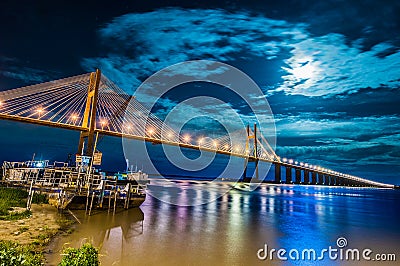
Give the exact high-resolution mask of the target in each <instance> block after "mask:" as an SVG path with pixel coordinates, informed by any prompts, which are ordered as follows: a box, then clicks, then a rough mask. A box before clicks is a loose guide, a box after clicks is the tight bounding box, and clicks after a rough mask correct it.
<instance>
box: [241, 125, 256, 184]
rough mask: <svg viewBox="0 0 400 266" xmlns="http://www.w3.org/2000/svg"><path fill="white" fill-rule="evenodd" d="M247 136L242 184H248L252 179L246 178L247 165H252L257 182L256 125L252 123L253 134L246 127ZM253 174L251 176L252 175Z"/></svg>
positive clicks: (250, 177)
mask: <svg viewBox="0 0 400 266" xmlns="http://www.w3.org/2000/svg"><path fill="white" fill-rule="evenodd" d="M246 132H247V136H246V153H247V157H246V160H245V162H244V171H243V182H250V181H251V179H252V176H249V177H248V176H247V166H248V165H249V163H254V174H255V177H256V180H259V178H258V161H259V159H258V146H257V145H258V144H257V143H258V141H257V124H255V123H254V130H253V134H252V135H251V134H250V126H249V125H247V128H246ZM251 144H252V145H251ZM250 148H251V150H250ZM254 174H253V175H254Z"/></svg>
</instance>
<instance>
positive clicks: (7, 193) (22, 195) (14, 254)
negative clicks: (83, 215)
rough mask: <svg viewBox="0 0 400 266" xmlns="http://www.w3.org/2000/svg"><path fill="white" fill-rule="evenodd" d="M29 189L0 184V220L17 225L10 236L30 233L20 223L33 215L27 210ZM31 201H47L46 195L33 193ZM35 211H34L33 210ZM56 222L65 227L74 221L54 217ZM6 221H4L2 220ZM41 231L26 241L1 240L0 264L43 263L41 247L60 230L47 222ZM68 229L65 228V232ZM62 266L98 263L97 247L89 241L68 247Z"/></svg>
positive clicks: (24, 223)
mask: <svg viewBox="0 0 400 266" xmlns="http://www.w3.org/2000/svg"><path fill="white" fill-rule="evenodd" d="M27 198H28V192H27V191H26V190H23V189H18V188H8V187H0V220H3V221H4V222H5V223H8V222H6V221H10V222H12V223H14V221H15V220H21V221H15V223H17V224H19V226H18V228H17V229H16V230H17V231H15V232H12V231H11V232H10V233H11V234H12V235H14V234H15V235H19V234H28V233H29V234H31V233H30V232H29V231H28V230H32V229H30V227H28V226H26V225H27V223H26V222H23V221H24V220H23V219H25V218H28V217H30V216H31V215H32V213H31V211H27V210H26V203H27ZM32 203H36V204H40V203H48V198H47V196H46V195H45V194H40V193H34V194H33V197H32ZM35 213H36V212H35ZM54 219H55V222H56V224H58V227H59V228H61V229H65V228H68V227H69V226H71V224H72V223H73V222H72V221H71V220H69V219H65V218H60V217H58V218H54ZM5 220H6V221H5ZM39 231H40V234H36V235H35V236H34V237H33V238H32V240H31V242H30V243H29V244H19V243H17V242H13V241H9V240H0V266H3V265H4V266H5V265H7V266H8V265H10V266H13V265H34V266H35V265H43V262H44V256H43V252H42V251H43V247H44V246H46V245H47V244H48V243H49V242H50V240H51V238H52V237H53V236H54V235H55V234H56V233H57V232H59V229H56V228H54V227H50V228H49V227H48V226H47V225H46V224H45V225H43V226H40V228H39ZM68 232H70V229H69V230H67V232H64V233H68ZM59 265H61V266H63V265H99V260H98V250H97V249H96V248H94V247H93V246H92V245H91V244H84V245H83V246H82V247H81V248H79V249H74V248H67V249H65V250H64V251H63V258H62V261H61V263H60V264H59Z"/></svg>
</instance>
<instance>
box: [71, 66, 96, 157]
mask: <svg viewBox="0 0 400 266" xmlns="http://www.w3.org/2000/svg"><path fill="white" fill-rule="evenodd" d="M100 78H101V71H100V70H99V69H96V72H92V73H90V82H89V87H88V94H87V99H86V107H85V113H84V115H83V122H82V127H83V128H85V129H87V130H85V131H81V134H80V137H79V145H78V152H77V153H78V154H81V155H86V156H92V155H93V148H94V142H95V129H96V111H97V100H98V95H99V85H100ZM85 140H86V141H87V144H86V148H85V149H84V146H85Z"/></svg>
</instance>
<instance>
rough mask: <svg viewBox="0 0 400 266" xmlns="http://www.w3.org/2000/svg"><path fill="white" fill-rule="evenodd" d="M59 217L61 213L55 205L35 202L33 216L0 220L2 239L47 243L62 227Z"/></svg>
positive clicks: (0, 238)
mask: <svg viewBox="0 0 400 266" xmlns="http://www.w3.org/2000/svg"><path fill="white" fill-rule="evenodd" d="M21 210H22V211H23V210H24V208H21ZM59 219H60V215H59V213H58V212H57V209H56V208H54V207H53V206H50V205H48V204H33V205H32V216H31V217H29V218H25V219H20V220H15V221H1V220H0V240H11V241H15V242H17V243H19V244H30V243H37V244H47V243H48V241H50V238H51V237H52V236H53V235H54V234H55V233H57V232H58V230H59V229H60V228H61V226H60V224H59V223H58V222H57V221H59Z"/></svg>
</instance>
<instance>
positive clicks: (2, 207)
mask: <svg viewBox="0 0 400 266" xmlns="http://www.w3.org/2000/svg"><path fill="white" fill-rule="evenodd" d="M27 199H28V192H27V191H25V190H22V189H18V188H9V187H0V220H18V219H23V218H27V217H29V216H30V215H31V212H30V211H28V210H24V211H22V212H18V211H17V212H14V211H13V210H14V208H16V207H17V208H24V207H26V202H27ZM32 203H48V199H47V198H46V196H45V195H43V194H38V193H35V194H34V195H33V197H32Z"/></svg>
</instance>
